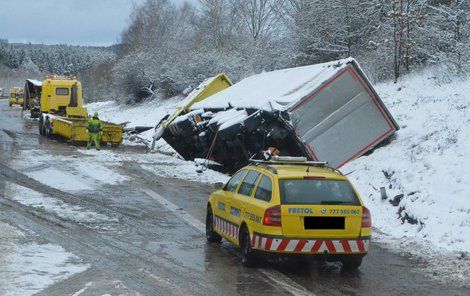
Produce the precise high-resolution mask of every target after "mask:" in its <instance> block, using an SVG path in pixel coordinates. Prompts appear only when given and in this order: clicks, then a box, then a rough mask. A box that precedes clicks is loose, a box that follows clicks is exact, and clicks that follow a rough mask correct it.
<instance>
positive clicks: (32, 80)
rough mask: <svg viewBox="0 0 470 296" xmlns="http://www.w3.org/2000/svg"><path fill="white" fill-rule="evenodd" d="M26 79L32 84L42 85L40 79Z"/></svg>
mask: <svg viewBox="0 0 470 296" xmlns="http://www.w3.org/2000/svg"><path fill="white" fill-rule="evenodd" d="M26 81H28V82H30V83H32V84H34V85H35V86H42V81H39V80H36V79H27V80H26Z"/></svg>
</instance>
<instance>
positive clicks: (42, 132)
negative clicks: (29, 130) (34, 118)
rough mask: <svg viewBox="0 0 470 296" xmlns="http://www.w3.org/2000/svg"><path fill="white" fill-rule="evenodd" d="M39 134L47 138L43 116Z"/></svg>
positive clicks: (40, 119)
mask: <svg viewBox="0 0 470 296" xmlns="http://www.w3.org/2000/svg"><path fill="white" fill-rule="evenodd" d="M39 134H40V135H41V136H45V135H46V134H45V130H44V118H43V117H42V116H41V117H39Z"/></svg>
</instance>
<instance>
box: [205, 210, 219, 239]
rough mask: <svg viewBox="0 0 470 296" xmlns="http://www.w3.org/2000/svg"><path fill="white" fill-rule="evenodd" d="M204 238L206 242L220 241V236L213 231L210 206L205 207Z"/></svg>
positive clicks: (212, 215)
mask: <svg viewBox="0 0 470 296" xmlns="http://www.w3.org/2000/svg"><path fill="white" fill-rule="evenodd" d="M206 238H207V241H208V242H211V243H220V241H221V240H222V237H221V236H220V235H219V234H218V233H217V232H215V231H214V214H213V213H212V207H211V206H208V207H207V214H206Z"/></svg>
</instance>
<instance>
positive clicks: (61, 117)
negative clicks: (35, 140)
mask: <svg viewBox="0 0 470 296" xmlns="http://www.w3.org/2000/svg"><path fill="white" fill-rule="evenodd" d="M39 110H40V113H41V116H40V117H39V134H41V135H43V136H46V137H49V138H50V137H52V136H54V135H57V136H60V137H63V138H65V139H67V140H68V141H70V142H86V141H87V140H88V133H87V121H88V111H87V109H86V108H85V107H83V91H82V85H81V83H80V81H78V80H77V79H76V77H75V76H59V75H48V76H46V79H45V80H44V82H43V83H42V92H41V99H40V106H39ZM101 141H102V142H104V143H110V144H111V145H113V146H118V145H119V144H120V143H121V142H122V126H121V125H118V124H113V123H109V122H103V130H102V134H101Z"/></svg>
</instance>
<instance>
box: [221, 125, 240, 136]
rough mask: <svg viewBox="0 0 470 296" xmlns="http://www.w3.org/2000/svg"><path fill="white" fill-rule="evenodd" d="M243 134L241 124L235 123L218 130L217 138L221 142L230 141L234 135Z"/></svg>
mask: <svg viewBox="0 0 470 296" xmlns="http://www.w3.org/2000/svg"><path fill="white" fill-rule="evenodd" d="M242 132H243V124H241V123H236V124H233V125H231V126H229V127H227V128H224V129H223V130H221V129H220V128H219V137H220V138H221V139H222V140H230V139H233V138H235V136H236V135H238V134H241V133H242Z"/></svg>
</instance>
